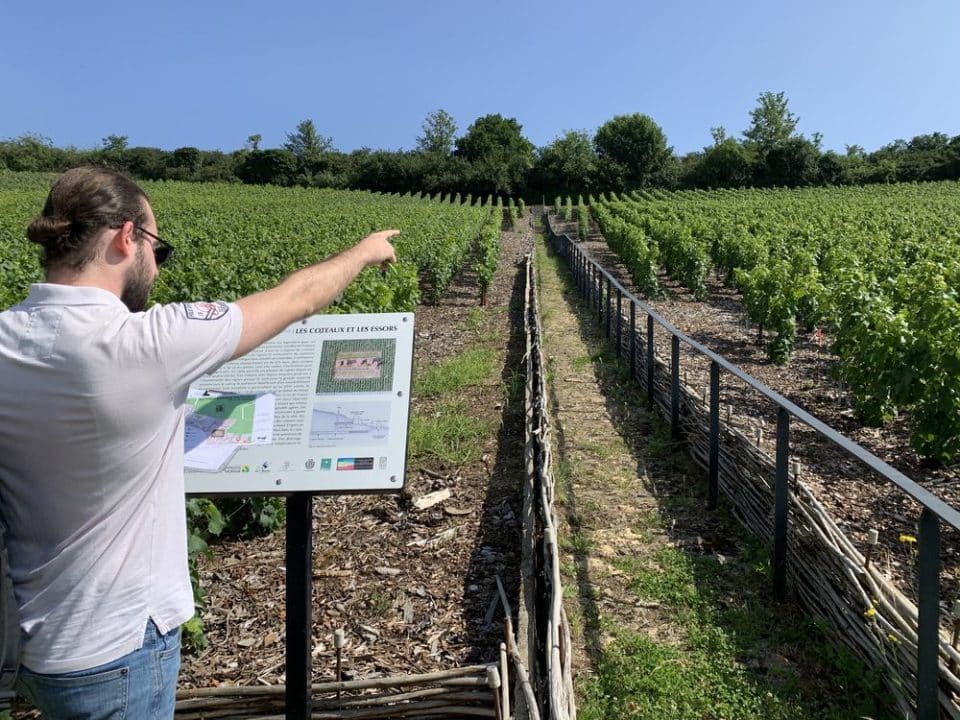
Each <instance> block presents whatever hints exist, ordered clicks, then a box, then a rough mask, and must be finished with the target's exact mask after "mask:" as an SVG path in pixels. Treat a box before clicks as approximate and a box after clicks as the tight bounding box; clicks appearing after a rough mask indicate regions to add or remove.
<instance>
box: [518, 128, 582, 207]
mask: <svg viewBox="0 0 960 720" xmlns="http://www.w3.org/2000/svg"><path fill="white" fill-rule="evenodd" d="M533 176H534V178H535V182H536V183H537V184H538V185H539V187H540V188H542V190H543V191H544V192H549V193H554V192H560V193H562V194H565V195H569V194H572V193H574V192H585V191H589V190H591V189H592V188H594V187H596V183H597V153H596V150H595V149H594V147H593V142H592V141H591V139H590V136H589V135H588V134H587V132H586V131H583V130H574V131H570V132H567V133H565V134H564V135H563V136H562V137H559V138H557V139H556V140H554V141H553V142H552V143H550V144H549V145H548V146H547V147H545V148H543V149H542V150H541V151H540V152H539V154H538V156H537V161H536V165H535V167H534V169H533Z"/></svg>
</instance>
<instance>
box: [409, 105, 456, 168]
mask: <svg viewBox="0 0 960 720" xmlns="http://www.w3.org/2000/svg"><path fill="white" fill-rule="evenodd" d="M421 129H422V130H423V134H422V135H421V136H420V137H418V138H417V150H418V151H420V152H423V153H431V154H435V155H441V156H444V157H446V156H448V155H449V154H450V153H451V152H452V151H453V143H454V140H455V138H456V136H457V123H456V121H455V120H454V119H453V116H452V115H451V114H450V113H448V112H447V111H446V110H435V111H434V112H432V113H429V114H428V115H427V117H426V119H425V120H424V121H423V125H421Z"/></svg>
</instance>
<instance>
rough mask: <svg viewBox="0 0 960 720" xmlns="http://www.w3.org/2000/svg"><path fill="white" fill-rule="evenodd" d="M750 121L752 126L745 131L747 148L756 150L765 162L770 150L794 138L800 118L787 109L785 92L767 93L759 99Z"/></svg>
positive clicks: (761, 94) (751, 112) (763, 93)
mask: <svg viewBox="0 0 960 720" xmlns="http://www.w3.org/2000/svg"><path fill="white" fill-rule="evenodd" d="M750 120H751V125H750V127H749V128H747V129H746V130H744V131H743V136H744V137H745V138H746V145H747V147H748V148H750V149H752V150H755V151H756V153H757V155H758V156H759V157H760V159H761V160H763V159H765V158H766V156H767V153H768V152H770V150H772V149H773V148H775V147H776V146H778V145H781V144H783V143H785V142H786V141H787V140H789V139H790V138H792V137H793V135H794V131H795V130H796V129H797V122H799V120H800V118H798V117H796V116H795V115H794V114H793V113H792V112H790V110H788V109H787V98H786V96H785V95H784V93H783V92H778V93H773V92H770V91H767V92H762V93H760V96H759V97H758V98H757V107H755V108H754V109H753V110H751V111H750Z"/></svg>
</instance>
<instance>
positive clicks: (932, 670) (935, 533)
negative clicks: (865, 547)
mask: <svg viewBox="0 0 960 720" xmlns="http://www.w3.org/2000/svg"><path fill="white" fill-rule="evenodd" d="M919 530H920V531H919V535H920V554H919V558H918V561H917V564H918V568H917V575H918V577H917V580H918V582H917V585H918V586H919V587H918V592H919V601H918V604H919V608H918V617H917V720H937V718H939V717H940V700H939V698H938V697H937V694H938V693H937V681H938V676H939V673H940V670H939V668H938V667H937V661H938V657H939V655H940V634H939V629H940V604H939V599H940V519H939V518H938V517H937V516H936V515H934V513H933V512H931V511H930V509H929V508H924V509H923V511H922V512H921V513H920V529H919Z"/></svg>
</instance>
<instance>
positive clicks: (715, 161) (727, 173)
mask: <svg viewBox="0 0 960 720" xmlns="http://www.w3.org/2000/svg"><path fill="white" fill-rule="evenodd" d="M720 137H723V136H718V135H714V139H715V140H717V139H720ZM695 178H696V184H697V185H698V186H700V187H714V188H721V187H744V186H746V185H749V184H750V182H751V180H752V179H753V168H752V166H751V164H750V157H749V154H748V153H747V151H746V149H745V148H744V147H743V145H741V144H740V143H738V142H737V141H736V140H734V139H733V138H727V137H724V138H723V139H721V140H720V141H719V142H717V143H716V144H714V145H713V146H712V147H708V148H705V149H704V151H703V156H702V157H701V159H700V163H699V165H698V166H697V170H696V173H695Z"/></svg>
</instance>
